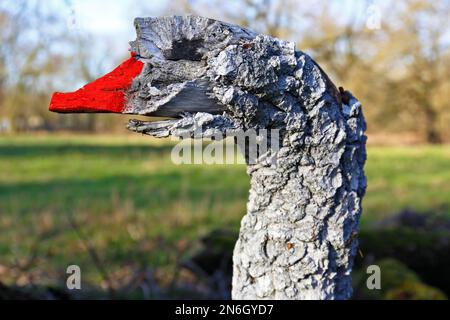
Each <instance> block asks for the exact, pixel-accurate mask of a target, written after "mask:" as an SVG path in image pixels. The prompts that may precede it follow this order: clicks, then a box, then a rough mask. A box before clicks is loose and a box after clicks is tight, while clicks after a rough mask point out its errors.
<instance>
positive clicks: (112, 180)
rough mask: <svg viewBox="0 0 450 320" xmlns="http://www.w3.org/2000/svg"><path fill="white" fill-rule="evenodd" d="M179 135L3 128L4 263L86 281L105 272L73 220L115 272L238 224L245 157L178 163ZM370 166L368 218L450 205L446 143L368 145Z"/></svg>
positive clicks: (171, 257) (166, 262) (0, 199)
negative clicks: (76, 274) (76, 268)
mask: <svg viewBox="0 0 450 320" xmlns="http://www.w3.org/2000/svg"><path fill="white" fill-rule="evenodd" d="M173 143H174V142H173V141H169V140H154V139H147V137H140V136H138V137H134V136H132V137H131V136H130V137H128V136H125V137H123V136H117V137H116V136H113V137H104V136H100V137H97V136H95V137H89V136H62V137H57V136H56V137H47V136H37V137H30V136H27V137H1V138H0V172H1V174H0V211H1V214H0V257H1V259H0V267H1V266H2V265H12V264H15V263H23V264H24V265H25V266H26V262H27V259H29V257H30V255H34V256H35V260H34V261H32V263H31V264H30V266H29V267H28V268H29V269H27V272H28V273H27V274H31V275H33V272H36V273H39V272H41V271H42V270H47V271H46V272H47V273H48V274H46V275H40V276H41V277H43V278H44V279H52V278H55V279H56V278H58V276H56V275H57V274H60V271H61V270H63V269H64V268H65V267H66V266H67V265H68V264H70V263H71V262H73V261H76V262H77V264H79V265H82V266H83V270H86V271H85V276H86V279H87V280H86V281H88V282H89V281H90V282H93V283H98V281H102V279H101V276H100V274H99V272H98V270H97V269H96V268H95V267H94V266H93V262H92V259H91V258H90V257H89V255H88V254H87V252H86V247H85V244H84V243H83V241H82V240H81V239H80V237H79V235H78V234H77V232H76V230H74V229H73V227H72V226H71V224H70V221H71V219H73V220H74V221H76V223H77V224H78V226H79V228H80V230H81V231H82V233H83V234H84V235H85V237H86V238H87V239H89V241H90V242H91V244H92V246H93V247H95V249H96V250H98V251H99V252H100V256H101V259H102V261H103V262H104V263H107V265H108V268H110V269H111V272H113V271H114V270H115V271H117V272H120V270H122V269H121V268H123V266H124V265H128V264H130V263H138V264H143V265H147V264H150V265H152V266H160V267H162V268H170V266H172V265H173V264H174V263H175V261H176V260H177V259H179V258H180V257H179V255H180V253H179V252H180V250H181V256H182V255H183V254H184V253H185V250H186V249H189V246H190V243H193V241H194V240H195V239H198V238H199V236H200V235H202V234H205V233H206V232H208V231H210V230H212V229H215V228H219V227H227V228H231V229H234V230H237V229H238V227H239V223H240V220H241V218H242V216H243V214H244V213H245V210H246V209H245V207H246V201H247V193H248V188H249V179H248V177H247V175H246V173H245V166H243V165H211V166H202V165H179V166H177V165H174V164H173V163H172V162H171V161H170V150H171V147H172V145H173ZM366 173H367V177H368V190H367V195H366V197H365V198H364V202H363V206H364V212H363V217H362V226H363V227H366V226H368V225H370V223H371V222H373V221H376V220H378V219H379V218H380V217H384V216H387V215H390V214H393V213H395V212H397V211H399V210H401V209H404V208H411V209H415V210H419V211H424V212H427V211H441V212H444V213H447V214H448V212H449V208H450V197H449V195H450V147H448V146H442V147H430V146H411V147H397V148H394V147H382V148H381V147H370V148H369V149H368V162H367V166H366ZM69 217H72V218H71V219H69ZM37 242H39V246H38V247H37V246H36V243H37ZM181 244H183V245H182V246H181ZM179 246H181V247H179ZM180 248H182V249H180ZM35 251H36V252H35ZM36 266H39V268H37V267H36ZM8 277H9V278H8ZM8 277H6V276H5V275H3V278H4V279H5V280H3V281H7V280H8V279H9V281H13V282H17V278H14V277H20V275H11V274H9V275H8Z"/></svg>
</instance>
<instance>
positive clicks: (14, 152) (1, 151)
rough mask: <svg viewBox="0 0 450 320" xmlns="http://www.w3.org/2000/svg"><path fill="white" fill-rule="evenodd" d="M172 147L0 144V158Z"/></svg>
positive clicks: (137, 151) (150, 151)
mask: <svg viewBox="0 0 450 320" xmlns="http://www.w3.org/2000/svg"><path fill="white" fill-rule="evenodd" d="M172 148H173V146H172V145H170V144H164V145H152V146H148V145H126V144H123V145H111V146H108V145H90V144H88V143H86V144H84V143H72V142H68V144H62V143H61V142H58V143H57V144H54V145H52V144H48V143H39V142H36V143H34V144H33V145H21V144H19V145H0V157H1V158H15V157H19V158H23V157H45V156H54V155H64V154H71V153H77V154H82V155H108V156H124V155H136V154H139V155H146V154H155V153H156V154H158V153H159V154H168V153H170V150H171V149H172Z"/></svg>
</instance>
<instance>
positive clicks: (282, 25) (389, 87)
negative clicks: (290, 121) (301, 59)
mask: <svg viewBox="0 0 450 320" xmlns="http://www.w3.org/2000/svg"><path fill="white" fill-rule="evenodd" d="M349 5H350V6H352V8H351V10H349ZM373 8H375V10H376V11H378V12H375V13H377V14H379V16H377V18H379V19H380V21H378V22H377V24H379V28H378V26H377V25H374V26H372V27H370V26H369V27H368V21H369V19H371V18H372V17H370V14H374V12H369V9H372V10H373ZM168 11H169V12H171V13H173V12H176V13H192V14H199V15H206V16H209V17H212V18H216V19H221V20H227V21H230V22H233V23H237V24H240V25H243V26H248V27H249V28H251V29H253V30H255V31H257V32H261V33H267V34H270V35H272V36H276V37H279V38H284V39H290V40H293V41H295V42H296V43H297V45H298V47H299V49H301V50H304V51H306V52H308V53H310V54H311V55H312V57H313V58H314V59H315V60H317V61H318V63H319V64H320V65H323V66H324V67H325V69H326V71H327V73H329V74H330V75H331V76H332V78H333V81H334V82H335V83H336V84H338V85H343V86H344V87H346V88H350V89H351V90H352V91H353V92H354V93H355V95H356V96H358V98H359V99H360V100H361V101H362V102H363V103H364V105H365V113H366V118H367V119H368V123H369V133H374V132H380V131H391V132H402V131H406V132H412V133H414V134H421V135H422V136H423V137H424V139H425V141H427V142H430V143H438V142H441V141H442V137H443V136H445V135H446V134H447V135H448V131H449V130H448V126H447V125H446V121H447V122H448V120H447V119H449V120H450V115H449V114H450V110H449V109H450V108H449V105H448V103H449V102H448V99H447V98H444V97H445V96H446V93H447V92H448V89H449V86H450V77H449V72H450V68H449V64H450V60H449V55H450V51H449V46H448V43H447V44H446V43H445V40H446V38H445V37H447V42H448V38H449V32H448V30H449V28H448V26H449V21H450V17H449V14H450V5H449V1H447V0H444V1H441V2H435V1H432V0H408V1H403V2H396V1H393V0H389V1H385V2H383V3H380V2H374V1H358V2H356V1H353V2H348V1H347V2H345V1H344V2H343V1H307V0H305V1H293V0H288V1H280V0H242V1H233V2H223V1H218V0H217V1H205V0H176V1H174V2H171V5H170V6H169V8H168ZM381 13H382V14H381Z"/></svg>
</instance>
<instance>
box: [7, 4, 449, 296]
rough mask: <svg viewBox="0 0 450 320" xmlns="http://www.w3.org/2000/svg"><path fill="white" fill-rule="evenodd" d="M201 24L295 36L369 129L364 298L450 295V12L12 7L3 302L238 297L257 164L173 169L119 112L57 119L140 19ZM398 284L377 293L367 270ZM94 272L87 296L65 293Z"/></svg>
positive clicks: (359, 268) (160, 149) (360, 272)
mask: <svg viewBox="0 0 450 320" xmlns="http://www.w3.org/2000/svg"><path fill="white" fill-rule="evenodd" d="M173 14H196V15H202V16H207V17H211V18H215V19H219V20H223V21H228V22H232V23H236V24H239V25H242V26H247V27H249V28H250V29H253V30H255V31H257V32H260V33H266V34H269V35H272V36H275V37H279V38H282V39H286V40H291V41H294V42H295V43H296V45H297V49H299V50H302V51H305V52H307V53H308V54H310V55H311V56H312V57H313V58H314V59H315V60H316V61H317V62H318V63H319V64H320V65H321V66H322V68H323V69H324V70H325V71H326V72H327V74H328V75H329V76H330V78H331V79H332V80H333V82H334V83H335V84H336V85H339V86H343V87H344V88H346V89H349V90H350V91H352V93H353V94H354V95H355V96H357V97H358V99H359V100H360V101H361V102H362V104H363V107H364V109H363V110H364V113H365V116H366V120H367V122H368V132H367V134H368V138H369V139H368V161H367V165H366V174H367V177H368V190H367V194H366V197H365V199H364V203H363V208H364V209H363V216H362V218H361V235H360V242H361V249H360V253H359V255H358V257H357V261H356V266H355V271H354V288H355V298H356V299H363V298H370V299H446V298H447V297H448V296H449V295H450V275H449V274H448V272H447V271H448V270H449V267H450V256H449V255H448V253H449V252H450V145H448V143H449V142H450V126H449V123H450V100H449V92H450V28H449V24H450V1H446V0H442V1H432V0H406V1H393V0H378V1H377V0H374V1H361V0H344V1H325V0H323V1H319V0H297V1H294V0H285V1H281V0H259V1H258V0H230V1H215V0H209V1H206V0H191V1H188V0H172V1H169V0H167V1H164V0H161V1H133V0H115V1H111V2H109V3H108V4H107V5H105V2H103V1H100V0H90V1H88V0H72V1H63V0H60V1H56V0H54V1H52V0H49V1H45V2H44V1H37V0H35V1H33V0H29V1H25V0H14V1H13V0H10V1H8V0H6V1H2V2H1V3H0V298H5V299H9V298H24V299H26V298H39V299H77V298H98V299H108V298H137V299H161V298H163V299H167V298H216V299H227V298H229V297H230V296H229V289H230V288H229V287H230V276H231V270H230V263H231V254H232V249H233V245H234V242H235V240H236V238H237V232H238V229H239V224H240V219H241V218H242V216H243V214H244V213H245V211H246V209H245V205H246V201H247V193H248V187H249V181H248V177H247V176H246V174H245V167H244V166H242V165H226V166H225V165H214V166H211V165H209V166H208V165H184V166H176V165H174V164H173V163H172V162H171V161H170V151H171V148H172V145H173V142H172V141H170V140H155V139H152V138H149V137H143V136H139V135H133V134H131V133H128V132H127V130H126V129H125V125H126V123H127V121H128V119H127V118H126V117H124V116H120V115H94V114H92V115H57V114H54V113H50V112H48V103H49V100H50V96H51V93H52V92H54V91H73V90H76V89H77V88H79V87H80V86H82V85H83V84H85V83H87V82H90V81H92V80H94V79H96V78H97V77H99V76H101V75H103V74H105V73H106V72H109V71H110V70H111V69H112V68H113V67H114V66H116V65H117V64H119V63H120V62H121V61H122V60H124V59H126V58H127V57H128V55H129V52H128V41H131V40H133V39H134V38H135V33H134V27H133V18H134V17H137V16H160V15H173ZM374 263H375V264H378V265H380V267H381V270H382V289H381V290H372V291H369V290H367V289H366V286H365V281H366V277H367V275H366V273H365V269H366V267H367V265H370V264H374ZM71 264H76V265H79V266H80V268H81V272H82V290H74V291H70V290H67V288H66V278H67V274H66V268H67V266H68V265H71Z"/></svg>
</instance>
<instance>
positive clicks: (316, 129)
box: [128, 17, 366, 299]
mask: <svg viewBox="0 0 450 320" xmlns="http://www.w3.org/2000/svg"><path fill="white" fill-rule="evenodd" d="M135 24H136V28H137V34H138V37H137V39H136V41H134V42H132V43H131V46H132V50H133V51H134V52H136V53H137V54H138V55H139V56H140V57H141V61H143V62H146V65H145V67H144V71H143V72H142V74H141V75H140V76H139V77H138V79H136V80H135V83H134V84H133V87H132V89H131V90H130V92H129V93H128V94H129V101H130V102H129V107H128V111H129V112H130V113H139V114H147V115H149V114H150V115H165V116H180V115H182V117H181V118H179V119H173V120H167V121H160V122H142V121H136V120H135V121H131V122H130V124H129V128H130V129H131V130H134V131H138V132H142V133H146V134H150V135H153V136H158V137H165V136H169V135H174V136H181V135H183V136H185V135H186V134H188V135H189V136H191V137H199V136H198V135H195V132H198V131H196V130H198V129H201V136H211V135H213V134H217V133H225V130H230V129H231V131H232V130H235V131H238V130H247V129H257V130H258V129H279V130H280V136H279V142H280V145H281V148H280V149H279V150H275V149H269V151H268V152H267V153H265V154H261V155H258V158H257V159H256V162H255V163H251V164H250V163H249V164H248V174H249V175H250V178H251V190H250V196H249V201H248V205H247V210H248V212H247V214H246V215H245V216H244V218H243V219H242V223H241V231H240V235H239V239H238V241H237V244H236V247H235V250H234V255H233V261H234V275H233V289H232V297H233V298H234V299H346V298H349V297H350V296H351V293H352V287H351V277H350V272H351V269H352V263H353V259H354V256H355V253H356V251H357V239H356V235H357V231H358V220H359V217H360V214H361V200H362V197H363V195H364V192H365V188H366V179H365V176H364V171H363V166H364V162H365V159H366V153H365V141H366V137H365V135H364V131H365V122H364V119H363V115H362V111H361V105H360V103H359V102H358V101H357V100H356V99H355V98H354V97H353V96H352V95H351V94H350V93H349V92H348V91H345V92H344V91H341V92H339V91H338V90H336V87H335V86H334V85H333V84H332V82H331V81H330V80H329V79H328V77H327V76H326V75H325V73H324V72H323V71H322V70H321V69H320V68H319V67H318V65H317V64H316V63H315V62H314V61H313V60H312V59H311V58H310V57H309V56H308V55H306V54H305V53H303V52H301V51H295V46H294V44H293V43H291V42H286V41H282V40H278V39H274V38H272V37H269V36H265V35H257V34H255V33H253V32H250V31H248V30H245V29H242V28H240V27H237V26H232V25H229V24H226V23H223V22H218V21H214V20H210V19H206V18H201V17H166V18H153V19H152V18H145V19H141V18H138V19H136V21H135ZM186 112H187V113H186ZM231 131H228V133H229V132H231ZM244 152H245V151H244ZM247 156H248V155H247Z"/></svg>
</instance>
